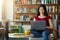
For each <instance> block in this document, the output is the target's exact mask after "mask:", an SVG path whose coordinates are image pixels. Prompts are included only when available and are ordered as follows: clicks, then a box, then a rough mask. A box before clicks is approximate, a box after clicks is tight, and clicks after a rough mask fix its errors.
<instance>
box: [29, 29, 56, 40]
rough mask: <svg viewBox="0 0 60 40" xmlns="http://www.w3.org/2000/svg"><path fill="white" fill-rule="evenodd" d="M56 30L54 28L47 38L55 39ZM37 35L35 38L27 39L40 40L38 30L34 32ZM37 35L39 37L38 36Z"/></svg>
mask: <svg viewBox="0 0 60 40" xmlns="http://www.w3.org/2000/svg"><path fill="white" fill-rule="evenodd" d="M56 32H57V31H56V30H55V29H54V30H53V32H52V33H51V34H50V35H49V36H48V38H49V40H57V33H56ZM34 33H35V34H34V35H36V34H37V35H36V36H37V37H36V38H34V37H33V38H29V40H42V38H41V37H40V36H39V35H40V34H39V33H38V32H34ZM38 37H39V38H38Z"/></svg>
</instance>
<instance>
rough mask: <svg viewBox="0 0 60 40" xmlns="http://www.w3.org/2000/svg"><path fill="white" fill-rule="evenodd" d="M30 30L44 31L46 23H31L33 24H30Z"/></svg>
mask: <svg viewBox="0 0 60 40" xmlns="http://www.w3.org/2000/svg"><path fill="white" fill-rule="evenodd" d="M31 29H34V30H45V29H46V22H45V21H33V22H31Z"/></svg>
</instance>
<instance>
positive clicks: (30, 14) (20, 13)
mask: <svg viewBox="0 0 60 40" xmlns="http://www.w3.org/2000/svg"><path fill="white" fill-rule="evenodd" d="M16 14H18V15H36V14H37V13H16Z"/></svg>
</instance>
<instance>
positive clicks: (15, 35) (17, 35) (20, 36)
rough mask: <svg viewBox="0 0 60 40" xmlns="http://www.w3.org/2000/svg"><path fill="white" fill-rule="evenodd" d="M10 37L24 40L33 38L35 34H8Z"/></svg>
mask: <svg viewBox="0 0 60 40" xmlns="http://www.w3.org/2000/svg"><path fill="white" fill-rule="evenodd" d="M8 37H9V38H16V39H18V38H20V39H21V40H22V39H23V38H29V37H33V34H30V35H25V34H24V33H8ZM14 40H15V39H14Z"/></svg>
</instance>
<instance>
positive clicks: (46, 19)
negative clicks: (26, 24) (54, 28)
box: [35, 16, 51, 26]
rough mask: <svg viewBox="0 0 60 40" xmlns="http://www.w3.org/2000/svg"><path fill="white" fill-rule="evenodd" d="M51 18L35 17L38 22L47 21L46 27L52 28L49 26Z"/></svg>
mask: <svg viewBox="0 0 60 40" xmlns="http://www.w3.org/2000/svg"><path fill="white" fill-rule="evenodd" d="M50 18H51V17H50V16H46V17H44V18H39V17H38V16H36V17H35V19H36V21H42V20H44V21H46V26H50V25H49V19H50Z"/></svg>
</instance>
